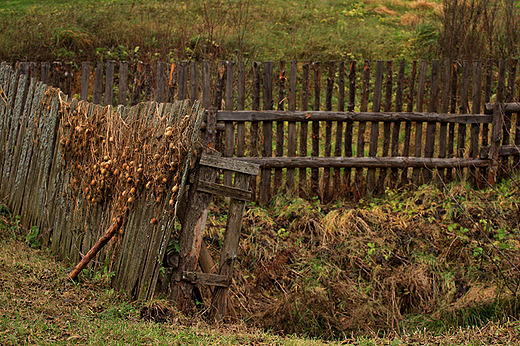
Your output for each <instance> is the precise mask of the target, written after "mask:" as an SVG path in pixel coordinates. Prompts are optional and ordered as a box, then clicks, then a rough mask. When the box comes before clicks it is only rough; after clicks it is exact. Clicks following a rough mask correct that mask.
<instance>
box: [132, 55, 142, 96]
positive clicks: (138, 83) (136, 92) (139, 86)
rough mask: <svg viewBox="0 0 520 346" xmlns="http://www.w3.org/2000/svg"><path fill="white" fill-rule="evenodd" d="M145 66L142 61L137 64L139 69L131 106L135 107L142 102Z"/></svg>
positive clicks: (136, 73)
mask: <svg viewBox="0 0 520 346" xmlns="http://www.w3.org/2000/svg"><path fill="white" fill-rule="evenodd" d="M143 75H144V64H143V63H142V62H141V61H138V62H137V67H136V70H135V75H134V88H133V90H132V99H131V100H130V105H131V106H135V105H136V104H138V103H139V102H141V91H142V86H143Z"/></svg>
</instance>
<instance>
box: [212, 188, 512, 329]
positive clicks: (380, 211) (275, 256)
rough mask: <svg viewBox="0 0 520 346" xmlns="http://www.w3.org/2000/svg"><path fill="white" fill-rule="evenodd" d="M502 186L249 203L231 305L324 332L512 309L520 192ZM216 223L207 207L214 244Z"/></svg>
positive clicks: (256, 320) (463, 318)
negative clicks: (325, 201) (358, 200)
mask: <svg viewBox="0 0 520 346" xmlns="http://www.w3.org/2000/svg"><path fill="white" fill-rule="evenodd" d="M507 189H510V190H511V192H508V195H505V193H504V192H503V191H502V190H500V189H495V190H493V189H490V190H488V191H483V192H479V191H475V190H472V189H471V188H468V187H465V186H463V184H460V185H453V186H450V188H449V190H445V191H442V190H438V189H437V188H435V187H432V186H426V187H423V188H421V189H419V191H417V192H406V191H404V192H402V193H400V194H397V193H395V192H390V191H389V192H388V193H387V195H386V196H385V197H384V198H382V199H377V200H370V201H365V202H363V203H362V205H361V206H356V207H353V206H349V205H348V204H343V203H342V204H338V205H336V206H320V205H318V204H315V203H310V202H307V201H304V200H301V199H286V198H285V197H277V198H276V199H275V200H274V201H273V202H272V203H271V205H270V206H269V207H268V208H260V207H255V206H251V207H249V209H248V210H247V211H246V215H245V220H244V231H243V232H244V234H243V238H242V241H241V249H240V254H239V258H240V259H241V261H240V264H239V266H238V268H237V269H238V271H237V274H236V276H235V284H234V286H233V291H234V292H233V294H232V296H233V301H234V302H235V306H236V307H237V308H238V311H237V312H239V315H240V316H241V317H242V318H245V319H247V320H248V321H250V322H251V323H253V324H254V325H256V326H260V327H263V328H270V329H274V330H276V331H277V332H281V333H286V334H292V333H301V334H304V335H307V336H317V337H321V338H337V337H345V336H348V335H351V334H354V335H360V334H364V335H366V333H375V332H381V331H391V330H395V329H400V330H404V329H406V328H407V326H413V328H416V326H417V325H418V324H419V325H421V326H433V325H435V326H436V328H439V326H442V327H441V330H447V329H449V328H450V327H453V326H459V325H484V324H485V323H487V321H490V320H499V319H500V318H504V317H507V316H513V315H514V316H516V312H515V311H516V308H515V306H516V303H515V302H516V298H515V296H516V293H517V292H516V289H515V287H517V285H518V282H519V279H520V273H519V271H518V269H517V268H519V266H520V259H519V258H520V257H519V255H520V247H519V246H518V240H517V238H518V235H519V233H518V231H519V228H518V227H519V219H518V215H516V211H517V210H518V206H517V201H518V198H519V197H520V189H519V188H518V187H507ZM507 189H504V191H507ZM457 203H460V205H458V204H457ZM212 214H213V215H219V213H218V209H217V210H213V213H212ZM486 225H488V226H486ZM211 226H213V227H211ZM219 229H221V225H220V224H219V221H218V218H217V217H213V218H212V217H211V215H210V232H209V235H208V237H207V240H210V241H211V244H212V247H213V248H215V247H216V248H217V249H218V239H219V238H220V237H221V235H220V234H219V231H216V230H219Z"/></svg>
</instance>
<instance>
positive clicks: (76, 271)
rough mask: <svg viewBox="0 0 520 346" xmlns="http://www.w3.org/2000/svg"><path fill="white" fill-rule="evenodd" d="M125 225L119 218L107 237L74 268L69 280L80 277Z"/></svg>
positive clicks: (100, 240)
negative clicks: (84, 269)
mask: <svg viewBox="0 0 520 346" xmlns="http://www.w3.org/2000/svg"><path fill="white" fill-rule="evenodd" d="M122 223H123V218H122V217H118V218H117V219H116V221H115V222H114V223H113V224H112V225H111V226H110V227H109V228H108V230H107V231H106V233H105V235H103V236H102V237H101V238H99V240H98V241H97V243H96V245H94V246H93V247H92V249H90V250H89V252H88V253H87V254H86V255H85V257H83V259H82V260H81V261H80V262H79V263H78V265H77V266H76V268H74V270H73V271H71V272H70V274H69V279H71V280H74V279H76V277H77V276H78V274H79V273H80V272H81V271H82V270H83V268H85V267H86V266H87V264H88V263H89V262H90V260H91V259H92V258H93V257H94V256H95V255H96V254H97V253H98V252H99V250H101V249H102V248H103V246H105V244H106V243H108V241H109V240H110V239H111V238H112V237H113V236H114V234H116V233H117V231H118V230H119V228H120V227H121V225H122Z"/></svg>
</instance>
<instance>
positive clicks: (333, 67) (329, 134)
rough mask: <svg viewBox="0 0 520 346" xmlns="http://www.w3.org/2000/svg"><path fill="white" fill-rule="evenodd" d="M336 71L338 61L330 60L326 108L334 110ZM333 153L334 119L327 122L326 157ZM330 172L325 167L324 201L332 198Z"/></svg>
mask: <svg viewBox="0 0 520 346" xmlns="http://www.w3.org/2000/svg"><path fill="white" fill-rule="evenodd" d="M335 73H336V62H335V61H330V62H329V75H328V77H327V89H326V90H325V110H326V111H328V112H330V111H332V92H333V90H334V75H335ZM331 154H332V121H326V122H325V157H330V156H331ZM330 172H331V169H330V168H328V167H325V168H324V169H323V179H322V182H323V198H322V199H323V201H324V202H328V201H330V199H331V193H330Z"/></svg>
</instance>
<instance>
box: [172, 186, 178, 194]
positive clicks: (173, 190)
mask: <svg viewBox="0 0 520 346" xmlns="http://www.w3.org/2000/svg"><path fill="white" fill-rule="evenodd" d="M177 190H179V185H175V186H174V187H172V192H173V193H175V192H177Z"/></svg>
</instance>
